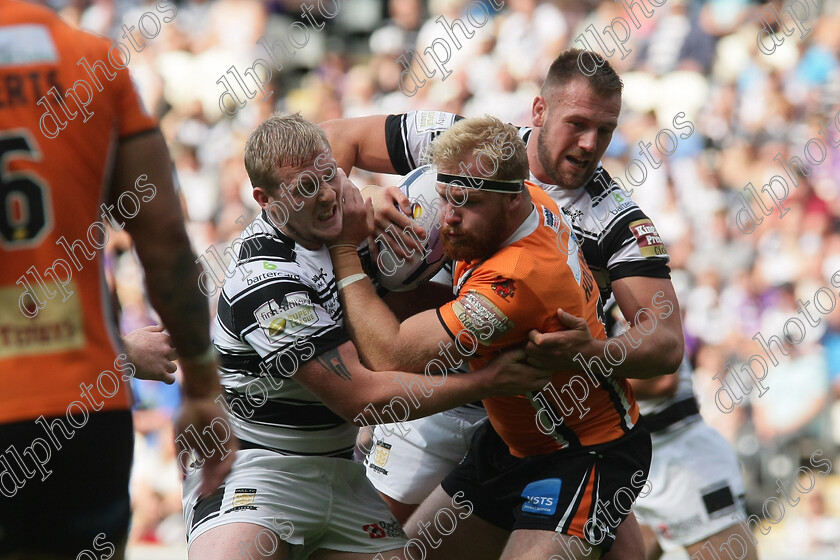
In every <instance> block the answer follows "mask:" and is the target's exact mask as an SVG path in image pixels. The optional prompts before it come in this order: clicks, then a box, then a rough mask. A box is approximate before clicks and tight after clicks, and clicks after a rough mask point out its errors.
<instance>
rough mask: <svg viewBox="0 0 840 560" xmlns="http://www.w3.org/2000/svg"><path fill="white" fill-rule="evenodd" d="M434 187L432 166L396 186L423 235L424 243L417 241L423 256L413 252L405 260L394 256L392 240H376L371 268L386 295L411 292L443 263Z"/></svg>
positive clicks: (380, 238) (381, 237)
mask: <svg viewBox="0 0 840 560" xmlns="http://www.w3.org/2000/svg"><path fill="white" fill-rule="evenodd" d="M436 183H437V173H436V172H435V171H433V170H432V166H430V165H424V166H423V167H418V168H417V169H415V170H414V171H412V172H411V173H409V174H408V175H406V176H405V177H403V179H402V180H401V181H400V183H399V184H398V185H397V186H398V187H399V189H400V190H401V191H402V192H403V193H404V194H405V196H407V197H408V200H409V201H410V202H411V216H410V217H411V218H412V219H413V220H414V221H415V222H416V223H417V224H418V225H420V227H422V228H423V229H424V230H425V231H426V239H418V241H419V242H420V243H419V244H420V245H421V246H422V247H423V254H422V255H417V252H416V249H415V255H414V258H413V259H412V260H408V259H404V258H401V257H399V256H398V255H397V253H395V252H394V245H395V244H396V241H394V238H393V237H392V236H390V235H388V236H386V235H379V236H378V237H377V238H376V244H377V248H378V249H379V255H378V256H377V258H376V261H375V262H374V263H373V265H374V267H375V271H376V278H377V280H378V281H379V283H380V284H381V285H382V287H384V288H385V289H387V290H388V291H391V292H406V291H409V290H413V289H414V288H416V287H417V286H419V285H420V284H422V283H423V282H426V281H427V280H429V279H430V278H431V277H432V276H434V275H435V274H437V272H438V271H439V270H440V269H441V268H443V265H444V263H445V262H446V256H445V255H444V253H443V244H442V243H441V240H440V221H439V218H438V214H439V210H440V199H439V197H438V193H437V190H435V185H436ZM393 227H395V226H393ZM412 235H413V233H412ZM421 257H422V258H421Z"/></svg>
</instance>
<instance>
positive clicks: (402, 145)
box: [385, 111, 464, 175]
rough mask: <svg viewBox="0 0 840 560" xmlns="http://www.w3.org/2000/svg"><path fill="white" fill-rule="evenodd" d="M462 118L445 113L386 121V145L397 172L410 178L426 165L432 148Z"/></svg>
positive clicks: (420, 113) (421, 113) (424, 113)
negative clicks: (437, 139) (428, 153)
mask: <svg viewBox="0 0 840 560" xmlns="http://www.w3.org/2000/svg"><path fill="white" fill-rule="evenodd" d="M462 118H464V117H461V116H459V115H456V114H455V113H447V112H444V111H410V112H408V113H402V114H399V115H388V117H387V118H386V119H385V142H386V145H387V146H388V156H389V157H390V158H391V165H393V166H394V170H395V171H396V172H397V173H399V174H400V175H406V174H408V173H410V172H411V171H412V170H414V169H417V168H418V167H420V166H421V165H423V163H424V159H425V155H426V150H427V148H428V147H429V144H431V143H432V141H433V140H434V139H435V138H437V137H438V136H439V135H440V133H441V132H443V131H444V130H446V129H447V128H449V127H450V126H452V125H453V124H454V123H456V122H458V121H459V120H461V119H462Z"/></svg>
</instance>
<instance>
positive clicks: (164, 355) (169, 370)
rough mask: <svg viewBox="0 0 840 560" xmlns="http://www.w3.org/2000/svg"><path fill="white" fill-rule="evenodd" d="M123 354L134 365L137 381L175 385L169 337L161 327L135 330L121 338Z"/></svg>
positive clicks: (174, 369)
mask: <svg viewBox="0 0 840 560" xmlns="http://www.w3.org/2000/svg"><path fill="white" fill-rule="evenodd" d="M123 342H124V343H125V353H126V354H127V355H128V359H129V361H131V363H132V364H134V367H135V369H136V370H137V373H136V374H135V375H134V377H136V378H137V379H146V380H148V381H163V382H164V383H166V384H167V385H171V384H173V383H175V375H174V374H175V371H176V370H177V369H178V368H177V367H176V366H175V362H174V360H175V359H176V355H175V349H174V348H172V346H171V345H170V344H171V340H170V338H169V335H168V334H166V333H165V332H163V325H154V326H151V327H144V328H142V329H136V330H133V331H131V332H130V333H128V334H127V335H125V336H124V337H123Z"/></svg>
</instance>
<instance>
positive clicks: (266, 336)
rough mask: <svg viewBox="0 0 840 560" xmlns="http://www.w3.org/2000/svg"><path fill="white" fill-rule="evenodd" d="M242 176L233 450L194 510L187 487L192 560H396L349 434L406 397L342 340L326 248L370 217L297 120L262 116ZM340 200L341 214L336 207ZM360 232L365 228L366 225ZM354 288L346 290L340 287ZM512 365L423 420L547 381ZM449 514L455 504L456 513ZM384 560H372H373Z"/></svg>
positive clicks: (222, 321) (226, 299)
mask: <svg viewBox="0 0 840 560" xmlns="http://www.w3.org/2000/svg"><path fill="white" fill-rule="evenodd" d="M245 166H246V169H247V171H248V175H249V177H250V179H251V182H252V184H253V186H254V191H253V193H254V199H255V200H256V201H257V203H258V204H259V205H260V207H261V208H262V212H261V214H260V215H259V216H258V217H257V218H256V219H255V220H254V221H253V222H252V223H251V224H250V225H249V226H248V227H247V228H246V229H245V231H243V233H242V235H241V236H240V239H239V240H238V241H239V242H238V243H234V244H233V246H234V247H235V248H236V249H235V250H236V252H237V258H236V259H234V260H233V261H232V262H231V264H230V267H229V269H228V274H227V278H226V281H225V283H224V285H223V286H222V293H221V295H220V298H219V303H218V314H217V317H216V320H215V325H214V326H215V335H214V343H215V346H216V350H217V352H218V354H219V365H220V373H221V381H222V386H223V388H224V392H225V400H226V402H227V405H228V407H229V409H230V412H231V413H232V414H231V416H232V420H231V422H232V424H233V432H234V435H235V436H236V438H237V439H238V440H239V445H240V451H239V454H238V455H237V457H236V461H235V462H234V464H233V467H232V469H231V472H230V474H229V475H228V476H227V478H226V479H225V481H224V483H223V484H222V485H221V486H220V487H219V488H218V489H217V490H216V491H215V492H214V493H213V494H212V495H210V496H209V497H206V498H200V497H199V495H198V485H199V483H200V478H201V476H200V473H201V470H200V469H195V470H194V471H193V472H191V473H189V474H188V475H187V477H186V480H185V481H184V515H185V518H186V524H187V532H188V542H189V547H190V548H189V557H190V558H193V559H201V560H206V559H211V560H212V559H219V560H223V559H228V558H233V557H236V556H239V555H240V554H241V552H242V551H243V550H244V551H245V552H246V553H247V554H248V555H249V556H251V552H249V551H250V550H251V549H255V550H256V551H257V552H258V553H259V554H260V555H261V556H260V557H261V558H265V559H268V558H271V559H277V560H285V559H286V558H308V557H309V556H310V555H311V554H313V553H316V551H317V553H318V554H317V557H318V558H322V559H329V558H332V557H340V558H342V559H349V558H356V559H358V560H365V559H373V558H374V555H376V554H377V553H380V552H384V551H393V552H392V553H391V556H389V558H390V557H396V558H400V559H401V558H404V557H405V556H404V554H405V553H406V550H408V548H407V546H408V545H407V544H406V543H407V539H406V537H405V534H404V532H403V530H402V529H401V527H400V525H399V523H397V522H396V520H395V519H394V517H393V516H392V515H391V513H390V511H389V510H388V507H387V505H386V504H385V503H384V502H383V501H382V500H381V498H380V497H379V495H378V494H377V492H376V490H375V489H374V488H373V486H372V485H371V484H370V482H369V481H368V480H367V478H366V477H365V473H364V468H363V467H362V466H361V465H359V464H358V463H355V462H353V461H352V459H351V454H352V449H353V446H354V444H355V442H356V436H357V432H358V426H359V425H368V424H372V423H375V422H376V421H377V420H376V419H375V418H376V416H375V414H374V415H372V414H371V410H373V411H381V410H383V408H386V407H388V406H389V405H390V406H393V401H392V400H391V399H393V398H394V397H400V398H401V397H403V396H404V389H403V387H402V386H401V385H400V384H399V383H395V382H394V378H395V375H401V376H403V378H404V379H407V380H409V381H412V379H413V378H421V379H422V378H424V377H425V376H424V375H417V374H411V373H396V374H395V372H378V373H377V372H373V371H371V370H369V369H367V368H366V367H364V366H363V365H362V364H361V363H360V362H359V356H358V354H357V352H356V349H355V347H354V345H353V343H352V342H351V341H350V339H349V336H348V333H347V330H346V329H345V327H344V324H343V319H342V312H341V308H340V306H339V300H338V292H339V290H341V289H343V285H342V284H341V283H338V284H337V283H336V280H335V275H334V273H333V267H332V263H331V261H330V256H329V251H328V248H327V243H329V241H330V240H331V239H334V238H335V237H336V236H337V235H338V234H339V233H341V231H342V225H343V217H344V210H345V209H347V208H350V207H353V208H355V209H356V211H359V209H361V211H362V212H365V211H367V212H368V221H367V227H368V228H369V229H368V231H366V233H365V235H367V234H369V233H370V231H371V230H372V227H373V226H372V219H373V213H372V208H370V207H369V206H368V207H367V208H365V205H364V202H363V201H362V198H361V195H360V194H359V191H358V189H356V187H355V186H354V185H353V184H352V183H350V181H349V180H348V179H347V178H346V176H345V175H344V173H343V172H342V171H340V170H337V168H336V163H335V160H334V159H333V156H332V153H331V151H330V147H329V144H328V143H327V139H326V136H325V135H324V133H323V131H322V130H321V129H320V128H318V127H317V126H316V125H313V124H311V123H309V122H307V121H305V120H304V119H302V118H301V117H300V116H299V115H289V116H280V115H279V114H275V115H272V116H271V117H269V118H268V119H267V120H266V121H265V122H263V123H262V124H261V125H260V126H259V127H258V128H257V129H256V130H255V131H254V132H253V133H252V134H251V136H250V138H249V139H248V142H247V144H246V149H245ZM345 198H346V199H347V202H346V203H345ZM362 223H365V221H364V220H362ZM343 282H345V285H346V283H350V282H349V281H343ZM522 359H524V352H523V351H518V352H512V353H510V354H508V355H506V356H505V357H503V358H501V359H500V360H499V361H497V362H494V363H493V364H492V365H491V366H488V367H487V368H484V369H482V370H478V371H476V372H472V373H470V374H469V375H462V376H452V377H450V378H447V379H446V380H445V381H446V382H445V383H442V384H440V385H439V386H437V387H436V388H435V391H434V393H433V394H431V395H429V396H428V397H427V398H426V399H424V401H423V403H422V405H421V406H420V407H419V408H410V410H406V411H404V412H405V413H406V414H410V417H419V416H422V415H424V414H431V413H434V412H438V411H441V410H446V409H449V408H452V407H453V406H457V405H460V404H463V403H466V402H472V401H474V400H476V399H481V398H484V397H486V396H489V395H494V394H495V395H517V394H523V393H526V392H527V391H530V390H536V389H538V388H540V387H542V386H543V385H544V384H545V383H546V381H547V379H548V377H547V375H548V374H547V373H546V372H543V371H541V370H538V369H535V368H532V367H530V366H527V365H524V364H520V363H516V361H517V360H522ZM453 504H454V502H453ZM378 557H379V558H381V556H378Z"/></svg>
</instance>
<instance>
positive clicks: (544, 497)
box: [522, 478, 563, 515]
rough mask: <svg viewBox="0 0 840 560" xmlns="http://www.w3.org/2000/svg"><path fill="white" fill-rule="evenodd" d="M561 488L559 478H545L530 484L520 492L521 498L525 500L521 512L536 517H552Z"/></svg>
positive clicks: (561, 483) (561, 484)
mask: <svg viewBox="0 0 840 560" xmlns="http://www.w3.org/2000/svg"><path fill="white" fill-rule="evenodd" d="M562 486H563V481H562V480H560V479H559V478H545V479H543V480H537V481H534V482H532V483H531V484H529V485H528V486H526V487H525V489H524V490H523V491H522V497H523V498H525V503H524V504H522V511H523V512H524V513H535V514H537V515H554V512H555V511H557V502H558V500H559V498H560V488H561V487H562Z"/></svg>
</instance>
